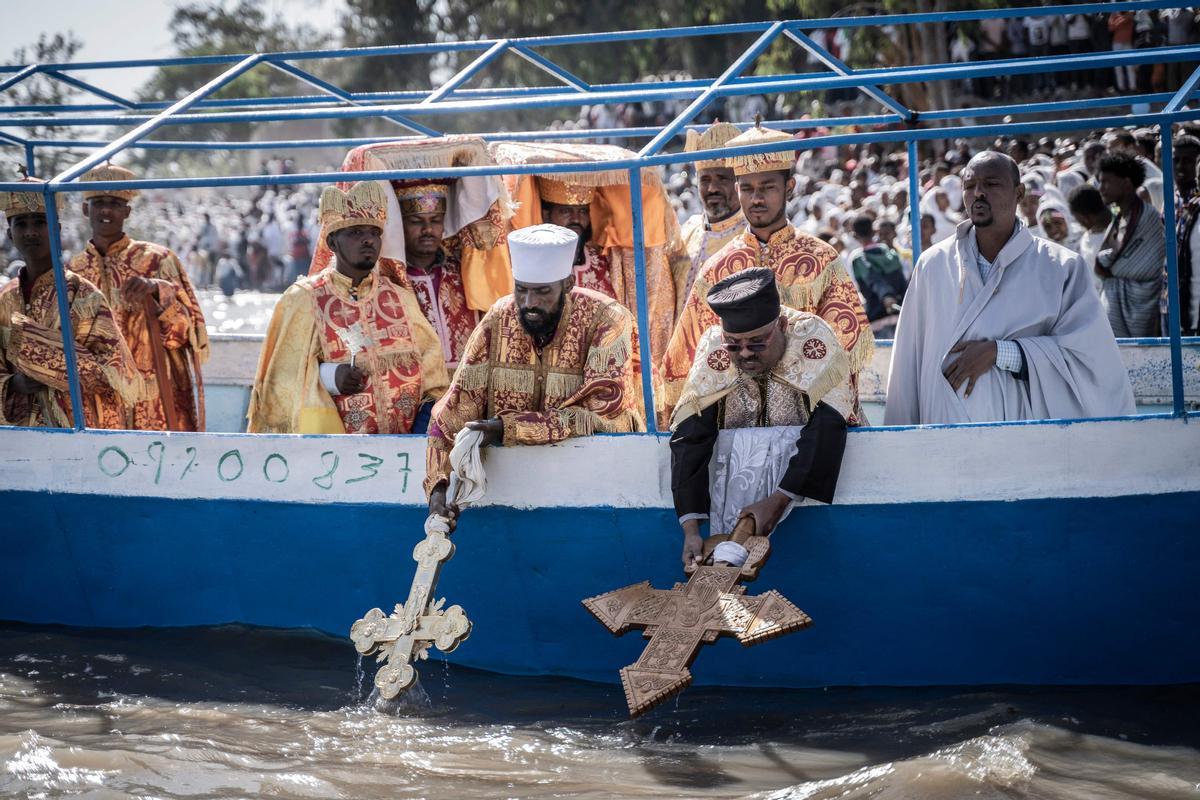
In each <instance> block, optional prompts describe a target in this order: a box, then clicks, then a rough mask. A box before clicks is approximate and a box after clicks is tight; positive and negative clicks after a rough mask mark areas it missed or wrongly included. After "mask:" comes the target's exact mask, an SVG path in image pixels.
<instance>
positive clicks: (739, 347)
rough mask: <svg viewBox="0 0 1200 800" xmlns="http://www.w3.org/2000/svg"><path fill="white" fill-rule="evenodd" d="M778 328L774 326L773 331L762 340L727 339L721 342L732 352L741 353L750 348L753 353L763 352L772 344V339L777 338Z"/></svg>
mask: <svg viewBox="0 0 1200 800" xmlns="http://www.w3.org/2000/svg"><path fill="white" fill-rule="evenodd" d="M776 330H778V329H777V328H772V329H771V332H770V333H769V334H767V338H766V339H763V340H762V341H761V342H731V341H729V340H727V339H726V340H723V341H722V342H721V346H722V347H724V348H725V349H726V350H728V351H729V352H730V353H740V352H741V351H743V350H749V351H750V352H751V353H761V352H763V351H764V350H766V349H767V348H768V347H770V346H771V340H772V339H774V338H775V331H776Z"/></svg>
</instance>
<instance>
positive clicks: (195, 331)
mask: <svg viewBox="0 0 1200 800" xmlns="http://www.w3.org/2000/svg"><path fill="white" fill-rule="evenodd" d="M69 268H70V269H71V270H72V271H73V272H75V273H77V274H78V275H80V276H81V277H83V278H86V279H87V280H89V281H91V282H92V283H93V284H95V285H96V286H98V287H99V288H100V291H102V292H103V293H104V296H105V297H106V298H107V299H108V303H109V306H110V307H111V308H112V312H113V316H114V317H115V319H116V321H117V325H118V327H119V328H120V329H121V334H122V335H123V336H124V337H125V341H126V342H127V343H128V345H129V350H130V352H132V353H133V360H134V363H135V364H137V368H138V371H140V372H141V374H142V379H143V381H144V383H145V384H146V386H147V387H148V391H147V393H146V396H145V399H143V400H142V401H141V402H139V403H137V405H135V406H134V408H133V423H132V425H133V427H134V428H135V429H137V430H156V431H161V430H166V429H167V417H166V413H165V412H164V411H163V407H162V400H161V397H160V395H159V391H158V384H157V379H156V376H155V371H154V351H153V350H152V349H151V343H150V330H149V329H148V328H147V323H146V309H145V306H142V305H139V306H137V307H131V306H128V305H126V304H125V303H124V302H123V300H122V297H121V286H122V285H123V284H124V283H125V281H127V280H129V278H131V277H133V276H134V275H138V276H141V277H143V278H149V279H151V280H153V281H154V282H155V284H156V285H157V286H158V308H160V309H161V311H158V313H157V319H156V320H155V323H156V325H157V329H158V331H159V334H160V335H161V336H162V344H163V350H164V351H165V354H166V363H167V372H168V374H167V375H165V376H162V377H163V379H164V380H165V381H166V385H167V387H168V389H167V392H166V393H167V395H168V396H169V397H172V398H174V402H175V408H176V410H177V412H178V416H179V419H180V422H181V424H182V425H183V427H184V429H185V430H193V431H195V430H202V429H203V428H204V383H203V379H202V377H201V374H200V365H201V364H203V363H204V362H205V361H207V360H208V353H209V348H208V330H207V329H206V328H205V326H204V314H203V312H201V310H200V303H199V302H198V301H197V300H196V293H195V291H194V290H193V289H192V283H191V281H190V280H188V277H187V272H186V271H185V270H184V268H183V264H181V263H180V261H179V258H178V257H177V256H176V255H175V253H173V252H171V250H169V249H167V248H166V247H162V246H161V245H157V244H153V243H152V242H139V241H136V240H134V239H130V238H129V237H128V236H125V237H123V238H122V239H121V240H120V241H118V242H116V243H114V244H113V246H112V247H110V248H108V251H107V252H106V253H104V254H103V255H101V254H100V251H99V250H97V249H96V246H95V245H94V244H92V243H91V242H88V245H87V249H85V250H84V251H83V252H82V253H80V254H79V255H77V256H75V257H74V258H72V259H71V262H70V265H69Z"/></svg>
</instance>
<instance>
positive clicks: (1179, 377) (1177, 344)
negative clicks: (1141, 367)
mask: <svg viewBox="0 0 1200 800" xmlns="http://www.w3.org/2000/svg"><path fill="white" fill-rule="evenodd" d="M1159 131H1160V134H1161V136H1162V162H1163V163H1162V171H1163V225H1164V226H1166V234H1167V335H1168V336H1169V337H1170V339H1171V392H1172V394H1173V396H1174V401H1175V416H1177V417H1182V416H1183V415H1184V409H1183V343H1182V340H1181V338H1180V310H1179V242H1178V239H1177V237H1176V231H1175V153H1174V149H1175V148H1174V142H1173V141H1172V140H1171V123H1169V122H1164V123H1163V124H1162V125H1161V126H1159Z"/></svg>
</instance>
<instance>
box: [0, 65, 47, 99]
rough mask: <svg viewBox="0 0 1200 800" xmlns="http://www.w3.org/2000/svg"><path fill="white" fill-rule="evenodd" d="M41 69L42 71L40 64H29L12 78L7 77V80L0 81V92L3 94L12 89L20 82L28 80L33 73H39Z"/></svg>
mask: <svg viewBox="0 0 1200 800" xmlns="http://www.w3.org/2000/svg"><path fill="white" fill-rule="evenodd" d="M41 69H42V67H41V65H40V64H30V65H29V66H27V67H25V68H24V69H22V70H21V71H20V72H18V73H17V74H16V75H13V76H12V77H9V78H5V79H4V80H2V81H0V92H4V91H7V90H9V89H11V88H12V87H14V86H16V85H17V84H18V83H20V82H21V81H23V80H25V79H26V78H28V77H29V76H30V75H32V74H33V73H35V72H40V71H41Z"/></svg>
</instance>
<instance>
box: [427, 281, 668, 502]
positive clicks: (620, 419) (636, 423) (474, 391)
mask: <svg viewBox="0 0 1200 800" xmlns="http://www.w3.org/2000/svg"><path fill="white" fill-rule="evenodd" d="M632 336H633V315H631V314H630V313H629V312H628V311H627V310H626V309H624V308H623V307H622V306H621V304H620V303H618V302H616V301H615V300H612V299H610V298H608V297H604V296H603V295H600V294H598V293H596V292H592V291H589V290H587V289H579V288H576V289H572V290H571V292H570V293H569V294H568V295H567V297H566V299H565V301H564V302H563V311H562V317H561V318H560V319H559V322H558V329H557V330H556V331H555V333H554V338H553V339H551V340H550V343H549V344H547V345H546V346H545V347H544V348H542V349H540V350H539V349H538V348H537V347H536V346H535V344H534V341H533V338H532V337H531V336H530V335H529V334H528V333H526V332H525V329H524V328H523V327H521V321H520V318H519V315H518V312H517V306H516V303H515V302H514V300H513V297H512V295H509V296H508V297H502V298H500V299H499V300H497V301H496V304H495V305H493V306H492V307H491V309H490V310H488V312H487V314H485V315H484V317H483V321H482V322H480V323H479V327H478V328H476V329H475V333H473V334H471V340H470V341H469V342H468V343H467V351H466V354H465V355H464V357H463V360H462V362H461V363H460V364H459V365H458V370H457V371H455V373H454V379H453V380H452V381H451V382H450V389H449V390H448V391H447V392H446V396H445V397H443V398H442V399H441V400H440V401H439V402H438V404H437V405H436V406H434V409H433V418H432V420H431V422H430V425H429V440H428V444H427V445H426V451H425V453H426V455H425V458H426V473H425V474H426V477H425V491H426V493H428V492H430V491H431V490H432V489H433V487H434V486H436V485H437V484H438V483H439V482H440V481H443V480H447V479H448V478H449V475H450V450H451V449H453V447H454V437H455V436H457V435H458V432H459V431H460V430H462V428H463V426H464V425H465V424H466V423H468V422H472V421H474V420H481V419H491V418H493V417H498V418H499V419H500V420H501V422H503V424H504V439H503V441H504V444H506V445H537V444H553V443H555V442H561V441H562V440H564V439H566V438H567V437H569V436H589V435H591V434H593V433H616V432H627V431H640V430H644V428H645V419H644V417H643V414H642V410H641V406H640V405H639V404H638V402H637V398H638V397H639V396H640V395H639V394H638V393H637V392H636V391H635V388H636V386H637V380H638V376H637V374H636V373H635V372H634V370H633V359H632V353H633V344H632Z"/></svg>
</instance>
